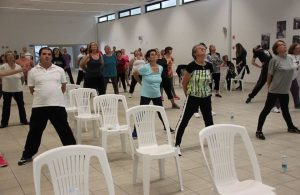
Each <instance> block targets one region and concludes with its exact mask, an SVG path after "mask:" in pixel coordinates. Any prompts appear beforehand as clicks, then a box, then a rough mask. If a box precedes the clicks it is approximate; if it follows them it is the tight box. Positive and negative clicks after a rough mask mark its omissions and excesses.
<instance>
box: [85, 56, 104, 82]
mask: <svg viewBox="0 0 300 195" xmlns="http://www.w3.org/2000/svg"><path fill="white" fill-rule="evenodd" d="M101 66H102V60H101V57H99V59H98V60H94V59H93V58H92V57H90V60H89V61H88V63H87V66H86V73H85V78H99V77H102V70H101Z"/></svg>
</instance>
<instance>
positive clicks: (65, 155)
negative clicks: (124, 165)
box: [33, 145, 115, 195]
mask: <svg viewBox="0 0 300 195" xmlns="http://www.w3.org/2000/svg"><path fill="white" fill-rule="evenodd" d="M91 157H96V158H97V159H98V160H99V162H100V167H101V168H102V173H103V175H104V177H105V180H106V185H107V189H108V193H109V195H114V194H115V190H114V183H113V178H112V175H111V170H110V167H109V164H108V160H107V156H106V152H105V150H104V149H103V148H100V147H98V146H88V145H72V146H62V147H59V148H55V149H51V150H49V151H46V152H44V153H43V154H40V155H39V156H37V157H36V158H35V159H34V160H33V179H34V188H35V193H36V195H41V182H40V181H41V169H42V167H43V165H47V166H48V169H49V172H50V176H51V181H52V185H53V189H54V194H55V195H69V194H72V193H73V194H78V195H79V194H80V195H89V168H90V159H91Z"/></svg>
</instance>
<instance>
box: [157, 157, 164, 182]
mask: <svg viewBox="0 0 300 195" xmlns="http://www.w3.org/2000/svg"><path fill="white" fill-rule="evenodd" d="M158 165H159V176H160V179H164V178H165V159H158Z"/></svg>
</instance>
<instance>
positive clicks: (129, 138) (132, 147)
mask: <svg viewBox="0 0 300 195" xmlns="http://www.w3.org/2000/svg"><path fill="white" fill-rule="evenodd" d="M127 135H128V141H129V145H130V150H131V158H132V159H134V152H135V150H134V146H133V142H132V140H131V139H132V138H131V132H129V133H128V134H127Z"/></svg>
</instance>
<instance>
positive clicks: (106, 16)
mask: <svg viewBox="0 0 300 195" xmlns="http://www.w3.org/2000/svg"><path fill="white" fill-rule="evenodd" d="M112 15H114V16H115V17H114V19H109V18H108V17H109V16H112ZM101 18H106V20H105V21H102V22H100V19H101ZM115 19H116V14H115V13H112V14H107V15H104V16H100V17H98V23H103V22H109V21H112V20H115Z"/></svg>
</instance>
